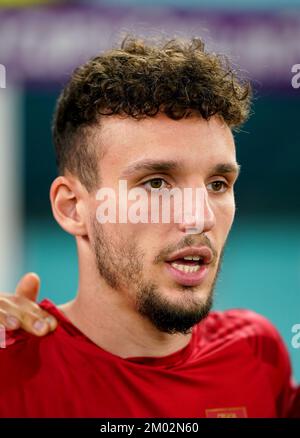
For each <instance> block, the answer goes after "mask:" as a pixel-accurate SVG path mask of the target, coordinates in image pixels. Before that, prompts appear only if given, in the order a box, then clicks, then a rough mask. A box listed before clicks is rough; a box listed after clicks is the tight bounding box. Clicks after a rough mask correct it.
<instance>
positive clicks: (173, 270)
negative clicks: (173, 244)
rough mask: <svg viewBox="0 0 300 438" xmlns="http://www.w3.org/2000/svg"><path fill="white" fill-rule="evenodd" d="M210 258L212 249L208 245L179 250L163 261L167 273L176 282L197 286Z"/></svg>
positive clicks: (203, 277)
mask: <svg viewBox="0 0 300 438" xmlns="http://www.w3.org/2000/svg"><path fill="white" fill-rule="evenodd" d="M212 260H213V253H212V251H211V250H210V249H209V248H208V247H201V248H186V249H185V250H182V251H179V252H177V253H176V254H173V255H172V256H171V257H170V258H169V259H168V260H166V261H165V263H166V268H167V271H168V273H169V275H171V277H172V278H173V280H175V281H176V282H177V283H179V284H181V285H183V286H197V285H200V284H201V283H202V282H203V280H204V279H205V277H206V275H207V273H208V270H209V265H210V264H211V262H212Z"/></svg>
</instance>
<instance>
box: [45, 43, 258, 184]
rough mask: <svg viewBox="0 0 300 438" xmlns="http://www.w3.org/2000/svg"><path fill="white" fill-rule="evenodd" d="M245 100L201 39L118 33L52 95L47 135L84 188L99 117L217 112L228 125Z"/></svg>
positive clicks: (90, 177) (244, 90)
mask: <svg viewBox="0 0 300 438" xmlns="http://www.w3.org/2000/svg"><path fill="white" fill-rule="evenodd" d="M250 100H251V87H250V84H249V82H247V81H244V80H242V79H241V78H239V76H238V74H237V73H236V72H234V71H233V69H232V68H231V66H230V64H229V61H228V59H227V58H226V57H224V56H220V55H216V54H214V53H208V52H207V51H206V50H205V47H204V43H203V41H202V40H200V39H198V38H194V39H192V40H190V41H182V40H178V39H172V40H170V41H167V42H160V43H156V44H149V43H147V42H146V41H145V40H141V39H137V38H135V37H126V38H125V39H124V40H123V42H122V44H121V46H120V48H117V49H112V50H110V51H108V52H105V53H103V54H102V55H101V56H97V57H95V58H93V59H91V60H90V61H88V62H87V63H86V64H84V65H82V66H80V67H78V68H77V69H76V70H75V71H74V73H73V75H72V76H71V79H70V81H69V83H68V84H67V85H66V87H65V88H64V90H63V91H62V93H61V95H60V97H59V99H58V104H57V108H56V111H55V115H54V123H53V138H54V145H55V149H56V158H57V165H58V168H59V172H60V173H61V174H63V173H64V172H65V171H66V170H68V171H70V172H71V173H73V174H75V175H77V176H78V178H79V179H80V181H81V182H82V183H83V184H84V185H85V186H86V188H87V189H88V190H92V189H93V188H94V187H95V184H96V183H97V181H98V170H97V161H98V160H97V157H98V156H99V155H97V151H95V147H94V148H93V147H91V146H89V145H88V138H89V135H88V133H89V132H90V128H91V127H93V126H95V125H96V124H99V123H101V117H104V116H105V117H107V116H110V115H125V116H128V117H134V118H136V119H141V118H145V117H154V116H155V115H156V114H158V113H159V112H162V113H164V114H166V115H167V116H168V117H170V118H172V119H175V120H179V119H182V118H185V117H189V116H191V115H198V116H199V117H203V118H204V119H206V120H208V119H209V118H210V117H212V116H213V115H219V116H220V117H222V118H223V120H224V121H225V122H226V123H227V125H228V126H229V127H230V128H232V129H234V128H238V127H239V126H240V125H241V124H242V123H243V122H245V120H246V119H247V117H248V115H249V108H250Z"/></svg>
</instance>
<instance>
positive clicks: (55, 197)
mask: <svg viewBox="0 0 300 438" xmlns="http://www.w3.org/2000/svg"><path fill="white" fill-rule="evenodd" d="M83 195H84V190H83V187H82V185H81V183H80V182H79V181H78V180H76V179H75V178H73V177H69V176H59V177H58V178H56V179H55V180H54V181H53V183H52V185H51V189H50V201H51V207H52V212H53V216H54V218H55V220H56V221H57V222H58V224H59V225H60V226H61V227H62V228H63V229H64V230H65V231H66V232H67V233H70V234H72V235H74V236H83V235H86V234H87V228H86V221H85V216H86V215H85V206H84V200H83Z"/></svg>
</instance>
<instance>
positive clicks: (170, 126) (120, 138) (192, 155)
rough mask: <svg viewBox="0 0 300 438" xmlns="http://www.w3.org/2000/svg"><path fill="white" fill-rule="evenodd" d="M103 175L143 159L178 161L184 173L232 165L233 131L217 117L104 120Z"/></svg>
mask: <svg viewBox="0 0 300 438" xmlns="http://www.w3.org/2000/svg"><path fill="white" fill-rule="evenodd" d="M99 135H100V136H101V144H102V147H103V149H104V155H103V157H102V159H101V172H102V174H103V171H105V170H106V169H110V171H112V170H113V169H114V170H115V171H118V170H119V171H120V172H121V171H122V170H123V169H124V168H126V167H127V166H129V165H131V164H132V163H134V162H137V161H140V160H141V159H146V160H147V159H149V160H153V159H155V160H162V161H163V160H171V159H172V160H176V161H180V163H181V165H182V169H184V168H186V169H188V171H192V170H193V168H195V169H196V170H197V172H199V170H201V169H203V170H205V167H207V166H209V167H210V166H213V165H215V164H217V163H219V162H232V163H234V162H235V160H236V158H235V145H234V139H233V135H232V133H231V130H230V128H229V127H228V126H227V125H226V124H225V123H224V122H222V121H221V119H219V118H218V117H216V116H214V117H212V118H211V119H210V120H209V121H206V120H204V119H201V118H200V117H196V116H195V117H192V118H189V119H182V120H172V119H170V118H168V117H167V116H165V115H158V116H156V117H152V118H150V117H149V118H146V119H142V120H136V119H133V118H130V117H124V118H121V117H118V116H111V117H105V118H103V119H102V125H101V132H100V133H99Z"/></svg>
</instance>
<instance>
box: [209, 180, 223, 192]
mask: <svg viewBox="0 0 300 438" xmlns="http://www.w3.org/2000/svg"><path fill="white" fill-rule="evenodd" d="M207 187H208V189H209V190H211V191H212V192H215V193H224V192H226V190H227V189H228V184H227V183H226V182H225V181H223V180H218V181H213V182H211V183H209V184H208V186H207Z"/></svg>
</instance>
